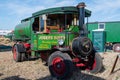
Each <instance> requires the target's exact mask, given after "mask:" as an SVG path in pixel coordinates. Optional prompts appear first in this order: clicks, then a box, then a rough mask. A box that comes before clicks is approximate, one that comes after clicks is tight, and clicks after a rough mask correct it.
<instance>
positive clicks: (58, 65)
mask: <svg viewBox="0 0 120 80" xmlns="http://www.w3.org/2000/svg"><path fill="white" fill-rule="evenodd" d="M48 66H49V71H50V73H51V75H52V76H53V77H56V78H59V79H65V78H68V77H70V76H71V75H72V73H73V63H72V60H71V58H70V56H69V55H68V54H67V53H62V52H60V51H56V52H54V53H52V54H51V55H50V57H49V59H48Z"/></svg>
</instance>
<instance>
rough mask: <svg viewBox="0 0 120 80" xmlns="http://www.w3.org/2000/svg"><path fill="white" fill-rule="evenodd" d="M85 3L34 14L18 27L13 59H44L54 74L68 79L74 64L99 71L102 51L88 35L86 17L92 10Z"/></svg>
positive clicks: (15, 34)
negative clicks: (100, 51)
mask: <svg viewBox="0 0 120 80" xmlns="http://www.w3.org/2000/svg"><path fill="white" fill-rule="evenodd" d="M84 7H85V4H84V3H79V4H78V5H77V6H76V7H75V6H68V7H56V8H50V9H45V10H41V11H38V12H36V13H33V14H32V16H31V17H29V18H26V19H23V20H21V23H20V24H18V25H17V26H16V27H15V30H14V41H15V42H16V43H15V44H14V46H13V49H12V51H13V58H14V60H15V61H16V62H20V61H24V60H26V59H30V58H41V59H42V60H43V61H45V62H46V63H47V65H48V67H49V71H50V73H51V75H52V76H54V77H56V78H61V79H63V78H67V77H69V76H70V75H71V74H72V73H73V69H74V67H79V68H80V69H81V70H88V71H90V72H91V73H97V72H99V71H100V69H101V67H102V60H101V57H100V55H99V54H96V51H95V50H94V49H93V45H92V42H91V40H90V39H89V38H87V37H86V35H87V33H88V32H87V30H86V28H85V25H84V24H85V23H84V19H85V17H90V16H91V11H89V10H87V9H84Z"/></svg>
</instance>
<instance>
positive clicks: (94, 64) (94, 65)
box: [92, 60, 96, 69]
mask: <svg viewBox="0 0 120 80" xmlns="http://www.w3.org/2000/svg"><path fill="white" fill-rule="evenodd" d="M95 67H96V60H94V63H93V66H92V69H94V68H95Z"/></svg>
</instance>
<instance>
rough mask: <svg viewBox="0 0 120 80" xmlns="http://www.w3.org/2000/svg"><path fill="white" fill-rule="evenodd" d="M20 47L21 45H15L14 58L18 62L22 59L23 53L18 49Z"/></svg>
mask: <svg viewBox="0 0 120 80" xmlns="http://www.w3.org/2000/svg"><path fill="white" fill-rule="evenodd" d="M18 47H19V45H17V44H16V45H14V46H13V50H12V52H13V59H14V60H15V61H16V62H20V61H21V53H20V52H19V51H18Z"/></svg>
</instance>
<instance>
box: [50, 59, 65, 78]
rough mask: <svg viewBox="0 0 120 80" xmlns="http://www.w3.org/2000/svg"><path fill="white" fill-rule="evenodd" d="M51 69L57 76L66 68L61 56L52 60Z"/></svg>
mask: <svg viewBox="0 0 120 80" xmlns="http://www.w3.org/2000/svg"><path fill="white" fill-rule="evenodd" d="M52 69H53V70H54V72H55V73H56V74H57V75H58V76H60V75H62V74H64V72H65V69H66V67H65V62H64V60H63V59H62V58H61V57H56V58H54V59H53V61H52Z"/></svg>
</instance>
